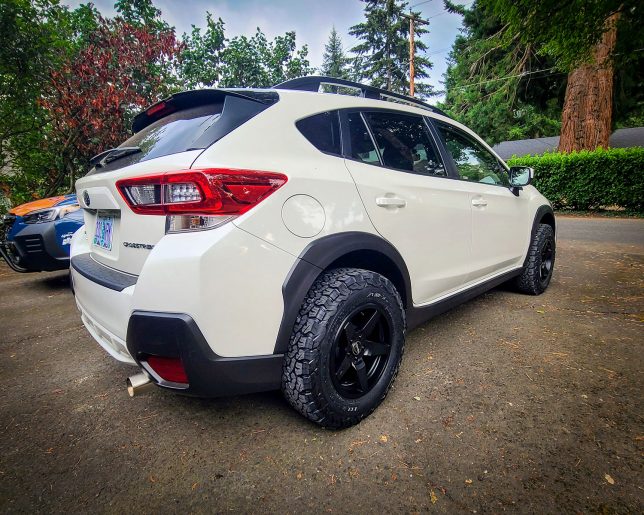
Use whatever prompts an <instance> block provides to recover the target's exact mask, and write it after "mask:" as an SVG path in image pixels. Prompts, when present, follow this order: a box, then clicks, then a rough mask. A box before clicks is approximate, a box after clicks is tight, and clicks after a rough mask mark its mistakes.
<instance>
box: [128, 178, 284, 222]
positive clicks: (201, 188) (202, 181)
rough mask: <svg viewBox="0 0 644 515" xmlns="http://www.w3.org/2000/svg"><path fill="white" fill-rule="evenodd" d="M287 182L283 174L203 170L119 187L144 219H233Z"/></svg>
mask: <svg viewBox="0 0 644 515" xmlns="http://www.w3.org/2000/svg"><path fill="white" fill-rule="evenodd" d="M286 181H287V177H286V176H285V175H282V174H280V173H273V172H260V171H255V170H232V169H221V168H214V169H203V170H186V171H179V172H168V173H163V174H158V175H148V176H144V177H133V178H130V179H123V180H120V181H118V182H117V183H116V186H117V188H118V190H119V192H120V193H121V195H122V196H123V199H124V200H125V201H126V202H127V204H128V206H130V208H131V209H132V211H134V212H135V213H138V214H142V215H233V216H238V215H241V214H243V213H245V212H246V211H248V210H249V209H251V208H253V207H254V206H256V205H257V204H259V203H260V202H261V201H262V200H264V199H265V198H266V197H268V196H269V195H271V194H272V193H273V192H274V191H275V190H277V189H278V188H280V187H281V186H282V185H283V184H284V183H285V182H286Z"/></svg>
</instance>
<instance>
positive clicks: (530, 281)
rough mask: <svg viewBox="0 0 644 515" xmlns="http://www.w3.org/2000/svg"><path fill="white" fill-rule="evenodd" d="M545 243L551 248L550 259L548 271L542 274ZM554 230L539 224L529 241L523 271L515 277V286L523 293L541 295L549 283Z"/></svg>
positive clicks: (553, 261) (551, 271) (552, 264)
mask: <svg viewBox="0 0 644 515" xmlns="http://www.w3.org/2000/svg"><path fill="white" fill-rule="evenodd" d="M547 245H551V248H552V261H551V266H550V269H549V272H548V273H547V274H545V275H544V274H542V273H541V270H542V265H543V259H542V254H543V252H544V249H545V248H546V246H547ZM555 251H556V246H555V232H554V231H553V230H552V227H550V226H549V225H547V224H539V226H538V227H537V230H536V232H535V233H534V237H533V238H532V241H531V242H530V248H529V249H528V256H527V258H526V264H525V268H524V269H523V273H522V274H521V275H520V276H518V277H517V278H516V279H515V282H514V284H515V286H516V287H517V289H518V290H519V291H521V292H523V293H527V294H529V295H541V294H542V293H543V292H544V291H546V288H547V287H548V285H549V284H550V279H552V273H553V271H554V265H555V254H556V252H555Z"/></svg>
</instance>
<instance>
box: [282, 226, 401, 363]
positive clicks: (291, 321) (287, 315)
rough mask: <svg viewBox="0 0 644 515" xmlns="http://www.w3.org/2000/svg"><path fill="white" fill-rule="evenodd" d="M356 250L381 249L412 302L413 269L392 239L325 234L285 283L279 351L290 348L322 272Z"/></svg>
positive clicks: (367, 235) (375, 250) (371, 235)
mask: <svg viewBox="0 0 644 515" xmlns="http://www.w3.org/2000/svg"><path fill="white" fill-rule="evenodd" d="M356 251H373V252H377V253H378V254H381V255H382V256H384V257H385V258H387V259H388V260H389V261H390V262H392V263H393V264H394V266H396V268H397V271H398V273H399V274H400V276H401V278H402V282H403V284H404V291H402V292H400V294H401V296H402V297H403V301H404V302H406V303H409V304H411V302H412V301H411V299H412V297H411V281H410V279H409V271H408V270H407V265H406V264H405V261H404V259H403V258H402V256H401V255H400V254H399V253H398V251H397V250H396V249H395V248H394V247H393V245H392V244H391V243H389V242H388V241H387V240H385V239H383V238H381V237H379V236H376V235H373V234H369V233H363V232H358V231H351V232H344V233H339V234H331V235H329V236H325V237H323V238H320V239H319V240H316V241H314V242H311V243H310V244H309V245H307V247H306V248H305V249H304V250H303V251H302V253H301V254H300V256H299V259H298V260H297V261H296V262H295V264H294V265H293V267H292V268H291V270H290V272H289V274H288V276H287V277H286V279H285V281H284V284H283V285H282V297H283V298H284V312H283V314H282V322H281V324H280V328H279V331H278V333H277V340H276V342H275V353H280V354H282V353H285V352H286V351H287V349H288V344H289V341H290V338H291V334H292V332H293V327H294V325H295V320H296V318H297V314H298V312H299V310H300V308H301V306H302V303H303V302H304V299H305V297H306V294H307V293H308V291H309V290H310V289H311V286H312V285H313V283H314V282H315V280H316V279H317V278H318V276H319V275H320V273H322V271H323V270H324V269H326V268H328V267H329V266H330V265H332V264H333V263H334V262H337V261H338V260H340V259H341V258H343V257H344V256H347V255H349V254H351V253H352V252H356Z"/></svg>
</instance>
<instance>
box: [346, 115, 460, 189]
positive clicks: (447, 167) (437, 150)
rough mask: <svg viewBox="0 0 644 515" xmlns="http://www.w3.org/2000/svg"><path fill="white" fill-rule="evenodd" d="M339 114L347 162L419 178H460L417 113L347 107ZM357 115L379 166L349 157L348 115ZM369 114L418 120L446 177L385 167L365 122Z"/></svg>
mask: <svg viewBox="0 0 644 515" xmlns="http://www.w3.org/2000/svg"><path fill="white" fill-rule="evenodd" d="M338 111H339V113H340V131H341V133H342V135H343V136H342V149H343V152H344V155H343V157H344V159H348V160H349V161H355V162H356V163H362V164H364V165H367V166H375V167H377V168H383V169H385V170H391V171H395V172H402V173H409V174H412V175H419V176H421V177H427V178H436V179H456V180H460V177H459V176H458V174H454V169H453V166H450V165H451V164H452V163H450V162H448V161H447V160H446V159H445V155H444V152H443V149H442V148H441V145H439V144H438V142H437V140H436V138H435V137H434V135H433V133H432V131H431V130H430V129H429V127H428V125H427V123H426V120H425V118H427V117H426V116H423V115H421V114H417V113H408V112H407V111H400V110H398V109H388V108H379V107H373V108H372V107H369V108H364V107H348V108H344V109H338ZM356 112H357V113H358V114H359V115H360V118H361V119H362V123H363V124H364V125H365V127H366V128H367V134H369V137H370V138H371V143H372V144H373V146H374V148H375V150H376V154H377V155H378V161H379V164H375V163H366V162H365V161H362V160H361V159H356V158H354V157H353V156H352V155H351V152H352V150H351V137H350V135H349V118H348V115H349V113H356ZM369 113H389V114H396V115H402V116H410V117H412V118H420V120H421V123H422V124H423V127H424V131H425V134H426V135H427V138H428V140H429V144H430V145H431V146H432V148H433V150H434V152H435V153H436V157H438V158H439V159H440V160H441V162H442V165H443V167H444V168H445V172H446V173H447V175H428V174H426V173H421V172H415V171H414V170H405V169H402V168H392V167H390V166H385V165H384V163H383V161H382V156H381V155H380V149H379V148H378V145H376V140H375V138H374V135H373V131H372V129H371V125H370V124H369V122H368V121H367V118H366V116H365V115H366V114H369Z"/></svg>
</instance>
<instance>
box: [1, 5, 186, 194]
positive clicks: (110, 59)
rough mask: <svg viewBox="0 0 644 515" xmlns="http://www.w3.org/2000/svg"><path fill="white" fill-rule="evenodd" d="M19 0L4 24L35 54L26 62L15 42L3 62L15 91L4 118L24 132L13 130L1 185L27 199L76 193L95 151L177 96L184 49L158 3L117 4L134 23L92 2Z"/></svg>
mask: <svg viewBox="0 0 644 515" xmlns="http://www.w3.org/2000/svg"><path fill="white" fill-rule="evenodd" d="M12 1H13V4H12V5H10V6H9V4H3V6H2V7H3V9H4V8H5V7H11V8H13V10H12V11H9V12H7V11H3V12H2V17H3V18H2V25H3V26H9V27H13V30H14V36H15V38H16V40H17V41H20V44H19V45H18V48H20V51H19V52H30V56H29V59H25V62H24V63H22V64H21V63H19V62H18V61H16V60H15V55H13V52H15V49H13V50H12V51H7V55H2V59H1V64H0V66H1V67H2V68H1V69H2V71H1V74H0V75H1V77H2V78H1V79H0V81H2V83H3V87H7V88H12V89H11V90H10V91H8V92H7V94H6V95H5V94H3V95H2V102H1V103H0V109H1V110H2V111H3V112H6V114H7V117H6V118H4V117H3V120H2V124H3V128H4V127H11V126H13V127H14V129H13V132H8V131H6V132H4V133H3V137H2V148H1V150H2V157H3V159H4V160H5V162H7V163H8V166H7V167H6V169H5V170H4V171H3V173H2V175H0V184H4V185H5V187H8V188H9V189H10V190H11V194H12V196H13V197H14V200H15V201H18V202H19V201H25V200H28V199H29V198H31V197H39V196H48V195H52V194H54V193H57V192H62V191H69V190H70V189H71V188H72V187H73V181H74V179H75V178H76V177H78V176H79V174H81V173H82V172H83V171H84V170H85V169H86V166H87V161H88V159H89V158H90V157H91V156H92V155H94V154H97V153H98V152H100V151H101V150H103V149H105V148H109V147H110V146H116V145H118V144H120V143H121V142H122V141H123V140H124V139H125V138H126V137H127V134H128V129H129V123H130V121H131V118H132V115H133V114H134V112H135V111H137V110H140V109H141V108H142V107H145V106H146V105H148V104H150V103H151V102H153V101H156V100H157V99H158V98H160V97H162V96H164V95H165V94H167V91H168V86H169V84H171V83H172V80H171V77H170V74H171V72H172V69H173V64H172V62H173V60H174V56H175V55H176V54H177V52H178V50H179V47H178V45H177V44H176V41H175V37H174V31H173V29H171V28H169V27H168V26H167V24H165V25H164V24H163V23H162V22H161V21H160V20H159V13H158V12H157V11H155V10H150V8H151V3H150V2H149V1H138V0H131V1H130V0H121V1H120V2H119V3H117V9H121V8H123V9H126V13H125V17H127V18H129V19H130V21H131V23H130V22H128V21H126V19H125V18H124V17H121V16H117V17H115V18H114V19H111V20H107V19H104V18H102V17H101V16H100V14H99V13H98V11H97V10H96V9H95V8H94V7H93V6H92V5H91V4H87V5H81V6H80V7H79V8H77V9H75V10H73V11H70V10H69V9H67V8H66V7H63V6H60V5H59V4H58V3H57V2H55V1H53V0H52V1H49V0H42V1H38V2H27V1H24V2H23V1H21V0H12ZM128 9H129V10H128ZM25 20H27V21H25ZM18 55H19V54H18ZM22 57H23V58H25V57H26V56H22ZM29 66H33V69H29V68H28V67H29ZM12 67H13V68H15V70H17V72H13V73H15V78H14V79H12V77H13V74H12ZM16 80H19V81H20V83H17V82H15V81H16ZM12 81H13V82H12ZM5 84H6V86H5ZM21 121H24V125H23V126H22V127H23V128H22V129H21V130H16V129H15V127H16V126H17V123H18V122H21ZM5 122H6V125H4V123H5Z"/></svg>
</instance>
